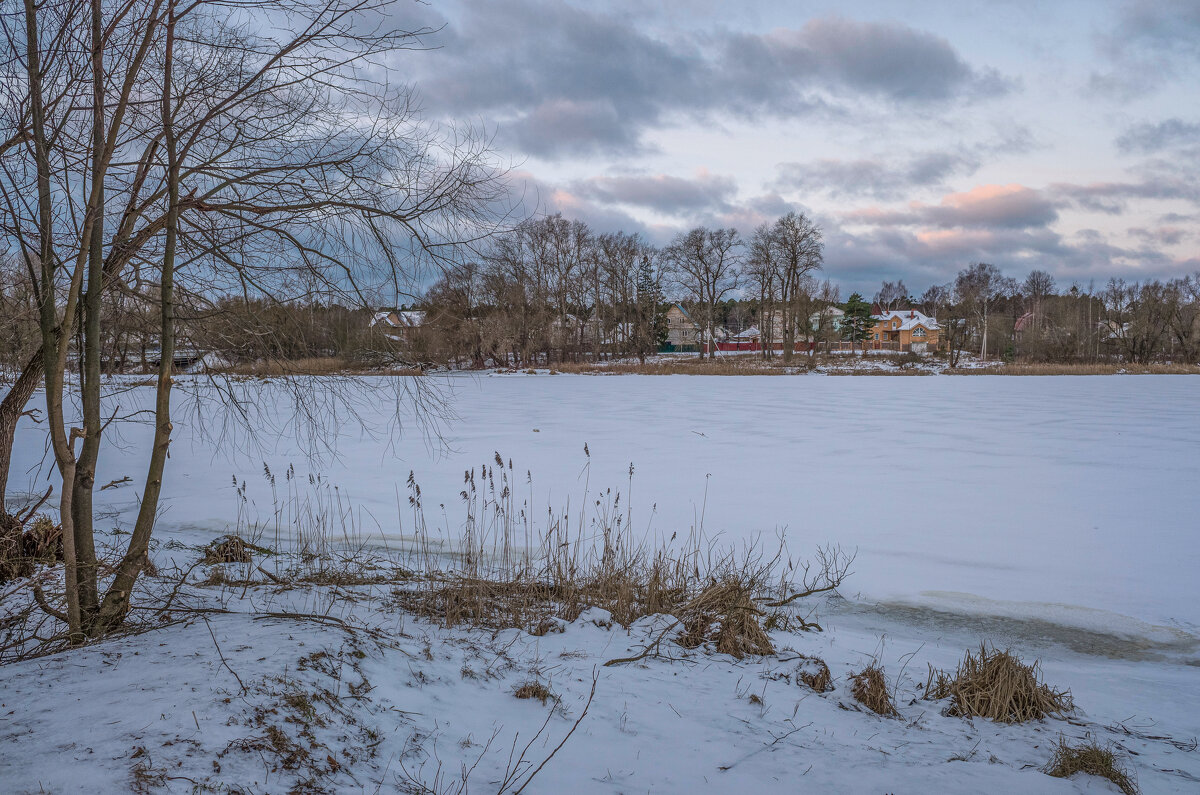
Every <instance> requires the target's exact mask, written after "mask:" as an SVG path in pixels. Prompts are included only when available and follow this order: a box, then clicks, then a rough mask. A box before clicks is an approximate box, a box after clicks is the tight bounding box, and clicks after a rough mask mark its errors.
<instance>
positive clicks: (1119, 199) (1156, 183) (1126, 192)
mask: <svg viewBox="0 0 1200 795" xmlns="http://www.w3.org/2000/svg"><path fill="white" fill-rule="evenodd" d="M1175 171H1176V172H1178V169H1175ZM1048 190H1049V192H1050V193H1052V194H1054V195H1056V196H1060V197H1063V198H1065V199H1069V200H1071V201H1072V202H1074V203H1075V205H1076V206H1078V207H1080V208H1081V209H1084V210H1091V211H1093V212H1101V213H1107V214H1109V215H1120V214H1121V213H1123V212H1125V209H1126V207H1127V206H1128V202H1129V201H1130V200H1133V199H1158V200H1164V201H1165V200H1171V199H1179V200H1183V201H1188V202H1191V203H1193V204H1196V203H1200V181H1197V179H1196V178H1195V176H1175V177H1166V176H1161V177H1154V178H1150V179H1144V180H1140V181H1135V182H1092V183H1088V184H1086V185H1077V184H1072V183H1056V184H1053V185H1051V186H1050V187H1049V189H1048Z"/></svg>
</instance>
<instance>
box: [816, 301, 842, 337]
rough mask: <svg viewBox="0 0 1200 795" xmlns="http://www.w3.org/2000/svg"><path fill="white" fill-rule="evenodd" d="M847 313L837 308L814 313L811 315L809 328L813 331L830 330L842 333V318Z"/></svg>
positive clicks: (828, 308) (830, 307)
mask: <svg viewBox="0 0 1200 795" xmlns="http://www.w3.org/2000/svg"><path fill="white" fill-rule="evenodd" d="M845 316H846V313H845V312H843V311H842V310H841V308H839V307H836V306H827V307H825V308H824V309H822V310H821V311H820V312H813V313H812V314H811V315H809V318H808V326H809V328H811V329H812V330H813V331H818V330H828V331H833V332H840V331H841V330H842V318H843V317H845Z"/></svg>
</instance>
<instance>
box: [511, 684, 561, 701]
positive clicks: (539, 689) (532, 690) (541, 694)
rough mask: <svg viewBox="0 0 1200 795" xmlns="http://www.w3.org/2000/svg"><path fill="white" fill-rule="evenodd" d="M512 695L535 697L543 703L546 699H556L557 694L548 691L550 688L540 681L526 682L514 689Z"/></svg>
mask: <svg viewBox="0 0 1200 795" xmlns="http://www.w3.org/2000/svg"><path fill="white" fill-rule="evenodd" d="M513 695H514V696H516V697H517V698H536V699H537V700H538V701H540V702H542V704H545V703H546V702H547V701H557V700H558V696H556V695H554V693H552V692H550V688H548V687H546V686H545V685H544V684H542V683H541V682H526V683H525V684H523V685H521V686H520V687H518V688H517V689H516V690H514V691H513Z"/></svg>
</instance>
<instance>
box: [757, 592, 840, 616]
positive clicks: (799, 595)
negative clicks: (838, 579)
mask: <svg viewBox="0 0 1200 795" xmlns="http://www.w3.org/2000/svg"><path fill="white" fill-rule="evenodd" d="M840 584H841V583H837V584H835V585H826V586H825V587H824V588H810V589H808V590H807V591H800V592H799V593H794V594H792V595H791V596H789V597H788V598H787V599H779V600H777V601H774V602H763V604H764V605H765V606H766V607H783V606H785V605H789V604H791V603H792V602H794V601H796V600H797V599H803V598H804V597H806V596H812V595H814V594H819V593H825V592H826V591H832V590H834V589H836V588H837V587H838V585H840ZM802 620H803V619H802Z"/></svg>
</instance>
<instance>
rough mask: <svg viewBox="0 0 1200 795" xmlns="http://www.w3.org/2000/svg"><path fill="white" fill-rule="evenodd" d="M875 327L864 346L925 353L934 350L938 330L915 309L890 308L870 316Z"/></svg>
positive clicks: (938, 339)
mask: <svg viewBox="0 0 1200 795" xmlns="http://www.w3.org/2000/svg"><path fill="white" fill-rule="evenodd" d="M871 319H872V320H874V321H875V327H874V328H872V329H871V337H870V339H869V340H868V341H867V347H869V348H874V349H876V350H892V351H912V352H913V353H925V352H926V351H929V350H937V347H938V343H939V342H940V339H941V330H942V327H941V326H939V325H938V323H937V321H936V320H934V319H933V318H931V317H929V316H928V315H926V314H924V313H922V312H918V311H917V310H915V309H892V310H887V311H885V312H882V313H880V314H877V315H872V316H871Z"/></svg>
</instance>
